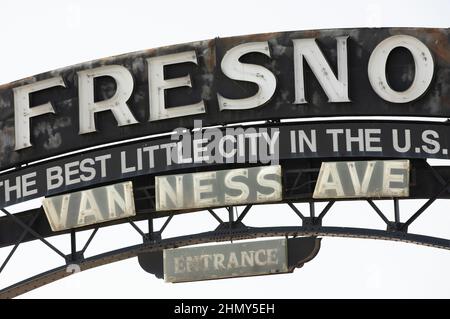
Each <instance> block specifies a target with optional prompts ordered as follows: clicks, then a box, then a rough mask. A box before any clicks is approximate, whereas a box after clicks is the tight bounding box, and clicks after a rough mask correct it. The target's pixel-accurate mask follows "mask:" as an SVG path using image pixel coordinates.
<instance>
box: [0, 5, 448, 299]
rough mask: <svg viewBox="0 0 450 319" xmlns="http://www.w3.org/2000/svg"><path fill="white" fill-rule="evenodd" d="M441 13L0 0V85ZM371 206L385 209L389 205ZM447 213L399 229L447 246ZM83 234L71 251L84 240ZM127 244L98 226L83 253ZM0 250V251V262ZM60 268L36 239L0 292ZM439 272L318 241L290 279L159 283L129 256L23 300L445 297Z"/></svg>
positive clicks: (186, 228)
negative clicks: (220, 45)
mask: <svg viewBox="0 0 450 319" xmlns="http://www.w3.org/2000/svg"><path fill="white" fill-rule="evenodd" d="M449 13H450V1H448V0H447V1H446V0H443V1H438V0H436V1H412V0H408V1H392V0H389V1H345V0H341V1H318V0H315V1H283V0H272V1H262V0H258V1H242V0H239V1H235V0H227V1H211V0H210V1H186V0H184V1H171V0H163V1H133V0H127V1H111V0H109V1H93V0H87V1H47V0H40V1H19V0H13V1H5V0H2V1H1V2H0V30H1V31H0V32H1V33H0V34H1V40H2V47H1V51H0V57H1V59H0V83H7V82H10V81H13V80H18V79H21V78H23V77H26V76H30V75H34V74H37V73H41V72H45V71H49V70H52V69H56V68H59V67H64V66H69V65H72V64H75V63H80V62H85V61H88V60H93V59H97V58H103V57H106V56H111V55H117V54H121V53H126V52H131V51H136V50H142V49H147V48H154V47H158V46H162V45H170V44H177V43H182V42H190V41H195V40H202V39H209V38H213V37H216V36H220V37H225V36H232V35H241V34H252V33H264V32H273V31H286V30H303V29H316V28H342V27H382V26H399V27H400V26H404V27H440V28H445V27H449V24H450V14H449ZM420 204H421V202H419V201H411V202H408V203H407V204H404V205H403V206H402V208H405V209H406V210H407V211H408V212H409V213H408V215H410V214H411V213H412V212H413V211H414V209H417V208H418V207H419V206H420ZM382 206H383V207H386V208H387V209H388V210H390V211H391V213H392V203H386V206H384V205H382ZM299 207H300V208H303V209H306V206H305V207H302V206H301V205H299ZM447 207H448V201H440V202H438V203H437V204H435V205H433V206H432V208H431V210H430V211H429V212H428V213H427V215H425V216H423V217H420V219H419V222H420V223H418V224H417V226H415V227H412V228H411V231H413V232H417V233H423V234H427V235H435V236H441V237H447V238H450V216H449V214H448V213H447V212H446V208H447ZM332 212H333V213H332V214H331V215H330V218H329V220H328V222H327V223H328V224H329V225H342V226H344V225H345V226H351V225H354V226H360V227H364V226H365V227H382V225H381V223H380V222H379V220H378V218H377V216H376V215H375V213H374V212H372V211H371V210H370V208H369V206H368V204H366V203H353V204H350V205H349V204H339V205H337V207H335V208H334V209H333V210H332ZM406 217H407V216H406V215H405V216H404V217H403V218H402V219H403V220H404V219H405V218H406ZM391 218H392V217H391ZM294 219H295V216H293V215H292V214H291V213H289V210H288V208H287V207H284V206H277V207H274V206H266V207H264V208H260V209H258V210H257V211H255V213H254V214H251V215H249V216H248V219H247V218H246V220H245V221H247V222H248V223H249V224H250V225H254V226H257V225H275V224H277V225H278V224H280V225H282V224H287V223H289V221H293V220H294ZM174 222H176V223H174V224H173V225H172V226H169V227H168V229H167V235H168V236H173V235H176V234H178V233H179V232H183V233H188V232H195V231H196V230H210V229H213V228H214V227H215V224H214V220H212V218H210V217H208V216H207V215H206V214H203V213H196V214H187V215H182V216H177V217H175V218H174ZM140 225H141V226H142V228H143V229H145V228H144V224H142V223H141V224H140ZM83 236H84V237H83V238H79V240H80V241H79V243H78V245H79V246H81V245H82V243H83V242H84V240H85V239H86V237H87V236H88V234H84V235H83ZM80 237H81V236H80ZM139 240H140V238H139V236H138V235H137V233H133V231H132V229H131V226H129V225H122V226H117V227H114V228H112V229H110V230H100V231H99V233H98V236H97V237H96V238H95V239H94V241H93V246H92V250H88V255H93V254H96V253H99V252H102V251H108V250H110V249H116V248H118V247H120V246H127V245H129V244H133V243H138V242H139ZM51 242H52V243H54V244H55V245H57V247H60V248H61V249H65V251H66V252H67V253H68V252H69V240H68V238H64V239H60V238H53V239H51ZM7 253H8V250H7V249H6V250H5V249H2V250H0V258H4V257H5V256H6V254H7ZM0 260H2V259H0ZM61 263H62V259H61V258H60V257H59V256H57V255H56V254H54V253H52V252H51V251H50V250H48V248H46V247H45V246H43V245H42V244H41V243H39V242H32V243H28V244H24V245H22V246H20V247H19V250H18V253H17V255H15V256H14V257H13V260H12V262H11V264H9V265H8V266H7V268H6V269H5V271H4V272H3V273H2V274H0V287H5V286H6V285H10V284H12V283H14V282H16V281H19V280H21V279H24V278H26V277H28V276H31V275H33V274H36V273H38V272H41V271H45V270H48V269H50V268H53V267H56V266H59V265H61ZM449 267H450V251H445V250H438V249H435V248H427V247H423V246H416V245H412V244H404V243H397V242H385V241H374V240H361V239H340V238H324V239H323V240H322V248H321V251H320V252H319V254H318V256H317V257H316V258H315V259H314V260H313V261H311V262H309V263H307V264H306V265H305V266H304V267H303V268H302V269H298V270H296V271H295V273H294V274H283V275H275V276H261V277H254V278H238V279H227V280H219V281H207V282H200V283H185V284H166V283H164V282H163V281H162V280H159V279H156V278H155V277H153V276H152V275H150V274H147V273H146V272H144V271H143V270H141V268H140V267H139V265H138V263H137V260H136V259H129V260H126V261H123V262H118V263H114V264H110V265H107V266H103V267H100V268H96V269H93V270H89V271H86V272H82V273H79V274H76V275H74V276H71V277H69V278H67V279H64V280H61V281H57V282H55V283H53V284H50V285H47V286H44V287H42V288H40V289H37V290H35V291H32V292H30V293H28V294H25V295H24V296H23V297H28V298H47V297H49V298H67V297H87V298H128V297H133V298H216V297H217V298H333V297H338V298H342V297H344V298H345V297H353V298H364V297H375V298H377V297H379V298H394V297H422V298H427V297H447V298H448V297H450V289H449V287H450V275H449V274H448V268H449Z"/></svg>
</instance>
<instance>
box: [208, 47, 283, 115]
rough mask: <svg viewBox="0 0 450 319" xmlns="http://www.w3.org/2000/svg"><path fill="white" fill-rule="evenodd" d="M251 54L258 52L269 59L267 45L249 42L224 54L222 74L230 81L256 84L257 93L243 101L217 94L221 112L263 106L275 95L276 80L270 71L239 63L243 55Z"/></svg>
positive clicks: (254, 65) (257, 66) (261, 67)
mask: <svg viewBox="0 0 450 319" xmlns="http://www.w3.org/2000/svg"><path fill="white" fill-rule="evenodd" d="M251 52H259V53H262V54H265V55H267V56H268V57H270V51H269V43H268V42H267V41H265V42H250V43H244V44H240V45H238V46H235V47H234V48H232V49H230V50H228V51H227V53H225V56H224V57H223V59H222V62H221V64H220V66H221V68H222V72H223V73H224V74H225V75H226V76H227V77H229V78H230V79H233V80H239V81H247V82H253V83H256V84H257V85H258V92H256V94H255V95H253V96H251V97H247V98H244V99H227V98H225V97H223V96H222V95H220V94H217V99H218V101H219V108H220V110H221V111H223V110H244V109H252V108H255V107H258V106H261V105H263V104H265V103H266V102H267V101H269V100H270V99H271V97H272V96H273V94H274V93H275V89H276V87H277V80H276V78H275V75H273V73H272V72H271V71H269V70H268V69H266V68H265V67H263V66H260V65H256V64H248V63H241V62H239V59H240V58H241V57H242V56H243V55H245V54H247V53H251Z"/></svg>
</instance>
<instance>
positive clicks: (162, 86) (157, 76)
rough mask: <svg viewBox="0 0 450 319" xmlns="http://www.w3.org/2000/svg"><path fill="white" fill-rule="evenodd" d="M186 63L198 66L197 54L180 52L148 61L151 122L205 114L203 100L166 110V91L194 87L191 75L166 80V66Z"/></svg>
mask: <svg viewBox="0 0 450 319" xmlns="http://www.w3.org/2000/svg"><path fill="white" fill-rule="evenodd" d="M185 62H191V63H195V64H197V55H196V54H195V51H187V52H180V53H175V54H169V55H163V56H158V57H154V58H149V59H147V63H148V87H149V93H150V94H149V96H150V121H159V120H165V119H169V118H172V117H181V116H186V115H193V114H199V113H205V104H204V102H203V100H202V101H200V102H198V103H195V104H190V105H183V106H177V107H171V108H166V102H165V93H164V91H165V90H167V89H173V88H177V87H183V86H188V87H192V83H191V76H190V75H186V76H183V77H179V78H175V79H168V80H165V79H164V66H165V65H171V64H177V63H185Z"/></svg>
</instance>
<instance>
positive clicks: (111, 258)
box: [0, 162, 450, 298]
mask: <svg viewBox="0 0 450 319" xmlns="http://www.w3.org/2000/svg"><path fill="white" fill-rule="evenodd" d="M417 165H418V166H420V165H424V167H425V168H426V170H427V173H428V174H427V176H430V175H431V176H433V178H434V180H435V181H436V184H438V185H439V187H432V188H433V189H434V190H435V191H434V194H433V195H431V196H429V197H428V200H427V201H426V202H425V204H423V205H422V206H420V207H419V208H418V209H417V211H416V212H415V213H414V214H413V215H412V216H411V217H410V218H409V219H407V220H406V221H405V222H401V210H400V201H401V199H398V198H395V199H390V200H391V201H392V202H393V206H394V220H389V219H388V217H386V214H385V213H383V211H382V210H381V209H380V208H379V207H378V206H377V205H376V203H375V202H374V201H373V200H372V199H364V200H365V201H367V203H368V206H369V207H371V208H372V210H373V212H374V213H375V214H377V216H378V217H379V218H380V219H381V220H382V221H383V223H384V224H385V225H386V229H385V230H380V229H366V228H354V227H330V226H323V220H324V218H326V217H327V216H329V214H330V213H332V211H333V210H332V208H333V205H334V204H335V202H336V201H337V200H331V201H328V202H327V204H326V205H325V207H324V208H323V209H322V210H321V211H320V212H318V211H316V205H315V204H316V201H315V200H314V199H312V198H311V196H310V195H311V194H310V193H311V191H312V189H313V186H314V182H315V177H316V175H317V173H318V167H306V168H293V169H290V168H289V167H286V168H283V170H284V171H285V173H286V174H293V176H291V177H292V178H289V187H288V188H287V191H286V193H285V200H284V203H285V204H286V206H287V207H289V208H290V209H291V210H292V212H294V213H295V214H296V215H297V216H298V217H299V220H298V221H299V223H298V224H295V225H292V226H284V227H250V226H247V225H245V224H244V219H245V217H246V216H248V214H250V213H252V212H253V211H254V210H255V208H256V207H258V206H259V205H246V206H244V207H243V209H242V211H241V213H240V214H239V215H237V217H236V218H235V216H234V214H233V212H234V210H237V208H236V207H233V206H230V207H226V208H227V210H228V220H223V219H222V218H220V217H219V215H218V214H217V213H216V211H215V208H210V209H207V211H208V212H209V214H210V215H211V216H212V218H213V219H214V220H215V221H216V222H217V223H218V226H216V227H215V229H213V230H211V231H207V232H202V233H198V234H192V235H188V236H180V237H175V238H165V239H162V234H163V232H164V231H165V230H166V229H167V227H168V225H169V224H170V223H171V222H172V220H173V217H174V216H175V215H177V214H179V212H168V213H164V214H159V213H154V212H149V211H148V210H147V212H143V213H140V214H137V215H136V216H135V217H133V218H128V219H125V220H121V221H118V222H115V223H105V224H98V225H95V226H90V228H91V229H93V230H92V233H91V234H90V236H89V238H88V239H87V241H86V243H85V244H84V246H83V247H82V248H81V249H77V247H76V235H77V232H80V231H83V230H86V229H87V228H86V227H84V228H76V229H72V230H70V231H68V232H66V234H67V235H68V236H69V239H70V243H71V245H70V247H71V249H70V252H69V253H68V254H64V253H63V252H62V251H60V250H59V249H57V248H56V247H54V246H53V245H52V244H50V243H49V242H48V241H47V240H46V239H45V237H46V236H43V235H42V234H40V233H39V232H38V231H36V229H34V228H33V225H34V223H35V222H36V220H37V219H38V217H39V216H40V215H41V214H42V211H40V210H38V211H37V212H36V213H35V214H34V215H33V216H32V218H31V219H30V220H29V222H27V223H26V222H24V221H23V220H22V219H20V218H18V217H17V216H19V215H16V214H11V213H10V212H9V211H8V210H6V209H0V211H1V212H3V213H4V214H5V215H6V216H7V218H8V219H10V220H11V221H13V222H14V223H15V224H17V225H19V226H20V228H21V229H22V232H21V234H20V236H19V238H18V239H17V240H16V241H15V243H14V246H13V248H12V250H11V251H10V253H9V254H8V256H7V257H6V259H5V261H4V262H3V263H2V265H1V267H0V273H1V272H2V271H3V270H4V268H5V267H6V265H7V264H8V263H10V262H11V259H12V257H13V255H14V253H15V252H16V251H17V248H18V246H19V245H20V244H21V243H22V242H24V241H25V238H26V236H27V235H32V236H33V237H34V239H37V240H39V241H41V242H42V243H43V244H44V245H46V246H47V247H49V248H50V249H51V250H53V251H54V252H55V253H56V254H58V255H59V256H61V257H62V258H63V259H64V262H63V265H62V266H61V267H58V268H55V269H53V270H50V271H47V272H44V273H41V274H39V275H36V276H34V277H31V278H28V279H26V280H24V281H22V282H19V283H16V284H14V285H13V286H10V287H7V288H4V289H3V290H0V298H12V297H14V296H17V295H19V294H22V293H25V292H27V291H29V290H32V289H35V288H38V287H40V286H42V285H44V284H47V283H50V282H52V281H55V280H58V279H61V278H64V277H66V276H68V275H71V274H72V273H73V271H72V270H73V268H71V267H69V266H71V265H76V266H77V267H79V269H80V270H87V269H90V268H93V267H97V266H101V265H104V264H108V263H111V262H115V261H119V260H123V259H126V258H131V257H135V256H137V255H138V254H139V253H143V252H152V251H158V250H162V249H166V248H173V247H180V246H185V245H192V244H198V243H206V242H219V241H230V240H231V241H232V240H238V239H247V238H255V237H269V236H289V237H290V236H292V237H297V236H333V237H336V236H337V237H354V238H372V239H383V240H393V241H403V242H409V243H414V244H419V245H426V246H431V247H436V248H442V249H450V239H444V238H437V237H432V236H424V235H418V234H413V233H410V232H409V231H408V228H409V226H411V225H412V224H413V223H414V222H415V221H416V220H417V219H418V218H419V217H420V216H421V215H423V214H424V213H425V212H426V211H427V209H429V207H430V206H431V205H432V204H433V203H434V202H435V201H436V200H437V199H439V198H448V195H449V188H450V178H449V177H448V176H447V175H449V174H450V172H449V171H450V169H443V168H442V167H441V168H436V167H432V166H429V165H426V163H425V164H424V163H422V162H421V163H418V164H417ZM417 165H416V166H417ZM313 166H314V165H313ZM316 166H317V165H316ZM428 170H429V171H431V174H430V173H429V172H428ZM308 174H309V175H311V174H312V175H311V176H312V177H311V178H308V179H306V181H305V179H304V176H305V175H308ZM412 175H413V176H412V183H413V184H414V183H415V182H417V181H414V179H415V175H418V174H415V173H414V171H413V173H412ZM285 182H286V181H285ZM137 184H139V183H137ZM417 184H421V183H417ZM431 186H432V185H431ZM434 186H436V185H434ZM305 187H306V189H307V190H305ZM427 187H428V188H429V187H430V185H427ZM152 188H153V185H140V186H138V187H136V192H135V193H136V194H139V193H141V194H144V195H141V196H142V197H143V198H145V200H146V201H148V205H149V208H148V209H150V210H151V208H154V202H153V201H154V195H153V194H154V191H153V190H152ZM298 190H302V191H301V192H297V191H298ZM308 192H309V193H308ZM308 194H309V195H308ZM138 197H139V196H138ZM142 197H141V199H142ZM136 200H138V198H137V199H136ZM298 202H306V203H308V204H309V206H308V207H309V209H308V210H309V212H308V213H309V214H305V212H304V211H303V212H302V211H300V209H299V208H298V207H297V206H296V203H298ZM138 213H139V212H138ZM163 217H166V218H167V219H166V220H165V221H164V223H163V225H162V226H161V227H160V228H159V229H158V230H156V229H154V220H155V219H157V218H163ZM139 220H148V226H149V227H148V229H149V230H148V232H147V233H146V232H145V231H143V230H142V229H141V228H140V227H139V226H138V225H137V224H136V223H135V222H136V221H139ZM119 222H121V223H124V222H126V223H129V224H130V226H131V228H132V229H134V230H135V231H136V232H137V233H138V234H139V235H140V236H141V238H142V244H139V245H133V246H130V247H126V248H122V249H118V250H113V251H110V252H107V253H104V254H99V255H96V256H92V257H88V258H85V257H84V255H85V252H86V250H87V249H88V247H90V245H91V244H92V242H93V239H94V237H95V235H96V234H97V232H98V230H99V229H100V228H103V227H108V226H110V225H113V224H116V223H119ZM449 238H450V236H449ZM28 240H29V239H28Z"/></svg>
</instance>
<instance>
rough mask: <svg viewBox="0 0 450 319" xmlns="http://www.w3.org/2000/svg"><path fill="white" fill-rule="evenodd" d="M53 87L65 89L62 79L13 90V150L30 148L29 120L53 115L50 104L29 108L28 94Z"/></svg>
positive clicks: (53, 79)
mask: <svg viewBox="0 0 450 319" xmlns="http://www.w3.org/2000/svg"><path fill="white" fill-rule="evenodd" d="M54 86H62V87H66V86H65V84H64V81H63V79H62V77H60V76H57V77H54V78H51V79H46V80H42V81H38V82H35V83H31V84H27V85H23V86H19V87H16V88H13V92H14V129H15V140H16V145H15V147H14V150H16V151H17V150H20V149H22V148H27V147H30V146H31V143H30V118H32V117H35V116H38V115H42V114H46V113H55V110H54V109H53V106H52V104H51V103H50V102H47V103H45V104H41V105H38V106H35V107H32V108H30V93H33V92H36V91H41V90H45V89H48V88H51V87H54Z"/></svg>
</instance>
